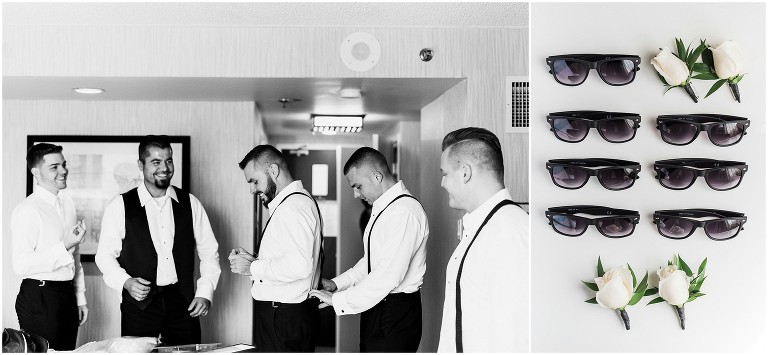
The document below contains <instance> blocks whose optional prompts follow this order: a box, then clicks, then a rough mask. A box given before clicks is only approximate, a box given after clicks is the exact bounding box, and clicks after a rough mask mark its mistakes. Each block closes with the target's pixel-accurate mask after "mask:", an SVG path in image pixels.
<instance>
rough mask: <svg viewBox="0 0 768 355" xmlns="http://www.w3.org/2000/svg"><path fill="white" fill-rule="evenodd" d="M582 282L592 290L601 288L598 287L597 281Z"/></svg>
mask: <svg viewBox="0 0 768 355" xmlns="http://www.w3.org/2000/svg"><path fill="white" fill-rule="evenodd" d="M582 282H583V283H584V285H586V286H587V287H589V289H590V290H592V291H600V289H599V288H598V287H597V284H596V283H594V282H586V281H582Z"/></svg>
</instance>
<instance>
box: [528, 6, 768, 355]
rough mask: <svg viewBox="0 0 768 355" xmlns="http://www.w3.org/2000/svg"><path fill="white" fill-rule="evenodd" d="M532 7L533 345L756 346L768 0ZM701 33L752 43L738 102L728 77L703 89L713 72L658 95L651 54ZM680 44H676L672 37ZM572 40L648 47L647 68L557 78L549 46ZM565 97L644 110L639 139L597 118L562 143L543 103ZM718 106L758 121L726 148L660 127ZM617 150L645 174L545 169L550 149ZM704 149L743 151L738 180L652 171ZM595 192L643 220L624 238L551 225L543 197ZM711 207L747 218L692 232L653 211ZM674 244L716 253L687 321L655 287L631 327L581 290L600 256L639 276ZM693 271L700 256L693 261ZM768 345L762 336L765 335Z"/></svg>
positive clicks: (628, 48) (707, 152)
mask: <svg viewBox="0 0 768 355" xmlns="http://www.w3.org/2000/svg"><path fill="white" fill-rule="evenodd" d="M531 11H532V17H531V24H532V26H531V49H532V52H531V79H532V80H531V92H532V95H531V98H532V100H533V102H532V105H531V107H532V110H531V118H532V119H531V147H532V149H531V196H532V198H531V201H532V206H531V233H532V237H531V240H532V268H531V272H532V274H531V282H532V297H531V300H532V310H531V312H532V314H531V319H532V350H533V351H534V352H570V351H573V352H584V351H587V352H603V351H605V352H614V351H617V352H655V351H661V352H678V351H684V352H710V351H729V352H730V351H749V350H753V349H754V348H755V347H757V346H760V345H759V344H761V342H765V339H764V336H765V330H764V327H765V280H766V276H765V258H766V255H765V250H766V248H765V239H766V228H765V219H764V217H765V184H766V179H765V164H766V157H765V130H766V127H765V121H766V115H765V101H766V91H765V78H766V75H765V65H766V61H765V45H766V39H765V4H713V3H711V4H700V3H697V4H694V3H687V4H664V3H646V4H630V3H624V4H607V3H599V4H598V3H591V4H585V3H582V4H554V3H548V4H544V3H536V4H532V10H531ZM675 37H680V38H682V39H683V41H684V42H686V43H694V45H693V46H692V47H694V46H695V45H697V44H698V43H699V39H700V38H701V39H706V40H707V42H708V43H710V44H711V45H719V44H720V43H722V42H723V41H725V40H734V41H736V42H738V43H739V44H740V45H741V46H742V48H743V49H744V51H745V53H746V56H747V64H746V69H745V71H746V72H747V73H748V74H747V76H746V77H745V78H744V79H743V81H742V82H741V83H740V84H739V86H740V88H741V93H742V103H741V104H739V103H737V102H735V101H734V100H733V99H732V98H731V95H730V93H729V91H728V88H727V86H724V87H722V88H721V89H720V90H719V91H717V92H716V93H714V94H713V95H712V96H710V97H709V98H707V99H704V98H703V97H704V95H705V94H706V92H707V91H708V90H709V87H710V86H711V85H712V83H714V81H694V84H693V85H694V86H695V88H696V89H697V91H698V92H699V95H700V96H701V100H700V101H699V103H694V102H693V101H692V100H691V99H690V98H689V97H688V96H687V94H686V93H685V92H684V90H683V89H681V88H675V89H672V90H671V91H670V92H668V93H667V94H666V95H662V93H663V91H664V88H663V86H662V84H661V82H660V81H659V80H658V78H657V77H656V74H655V71H654V69H653V67H652V66H651V65H650V62H651V59H652V58H653V57H654V56H655V55H656V54H658V52H659V48H660V47H665V46H666V47H669V48H672V49H673V48H674V44H675V42H674V39H675ZM673 51H674V50H673ZM571 53H615V54H636V55H639V56H641V58H642V63H641V64H640V67H641V70H640V71H639V72H638V75H637V78H636V79H635V81H634V82H633V83H631V84H629V85H627V86H622V87H613V86H609V85H607V84H605V83H604V82H603V81H602V80H601V79H600V78H599V76H598V75H597V72H596V71H594V70H592V71H591V72H590V74H589V77H588V78H587V79H586V82H584V83H583V84H582V85H580V86H576V87H567V86H563V85H560V84H558V83H557V82H555V80H554V79H553V78H552V76H551V75H550V74H548V67H547V65H546V63H545V58H546V57H547V56H549V55H557V54H571ZM568 110H605V111H618V112H635V113H639V114H640V115H641V116H642V122H641V124H640V125H641V127H640V128H639V129H638V132H637V136H636V137H635V139H634V140H632V141H629V142H627V143H622V144H614V143H608V142H606V141H605V140H603V139H602V137H600V135H599V134H598V133H597V131H596V130H595V129H592V130H591V131H590V132H589V135H588V136H587V137H586V139H585V140H584V141H583V142H581V143H576V144H573V143H565V142H562V141H560V140H558V139H557V138H555V136H554V135H553V134H552V132H550V131H549V127H548V124H547V122H546V115H547V113H549V112H557V111H568ZM687 113H721V114H728V115H735V116H744V117H748V118H750V120H751V126H750V127H749V129H748V130H747V132H748V134H747V135H746V136H745V137H744V138H743V140H742V141H741V142H740V143H738V144H736V145H735V146H731V147H717V146H715V145H713V144H712V143H711V142H710V141H709V139H708V138H707V136H706V134H701V135H699V137H698V138H697V140H696V141H694V142H693V143H691V144H690V145H687V146H673V145H669V144H667V143H664V142H663V141H662V140H661V138H660V136H659V133H658V130H657V129H656V128H655V126H656V117H657V116H658V115H660V114H687ZM597 157H603V158H614V159H624V160H633V161H637V162H640V163H641V165H642V171H641V172H640V179H639V180H638V181H637V182H636V183H635V185H634V186H633V187H631V188H630V189H628V190H623V191H609V190H606V189H604V188H603V187H602V186H601V185H600V184H599V183H598V181H597V179H596V178H595V177H592V178H590V181H589V182H588V183H587V184H586V185H585V186H584V187H583V188H581V189H579V190H566V189H561V188H559V187H556V186H555V185H554V184H553V183H552V181H551V179H550V177H549V174H548V172H547V170H546V168H545V163H546V161H547V160H548V159H556V158H597ZM683 157H706V158H713V159H723V160H738V161H746V162H747V163H748V164H749V171H748V172H747V174H746V175H745V177H744V180H743V181H742V183H741V185H740V186H739V187H737V188H736V189H734V190H730V191H714V190H712V189H710V188H709V187H708V186H707V185H706V183H705V182H704V181H703V178H699V179H698V180H697V181H696V183H695V184H694V185H693V186H692V187H691V188H689V189H687V190H682V191H674V190H669V189H666V188H664V187H662V186H661V185H659V183H658V181H657V180H655V179H654V173H653V162H654V161H655V160H661V159H671V158H683ZM576 204H594V205H603V206H609V207H613V208H623V209H631V210H637V211H639V212H640V224H639V225H638V226H637V228H636V230H635V233H634V234H632V235H631V236H629V237H627V238H624V239H609V238H606V237H604V236H603V235H601V234H600V233H599V232H598V231H597V230H596V229H595V228H594V227H593V226H590V227H589V229H588V230H587V231H586V233H585V234H583V235H582V236H580V237H577V238H569V237H566V236H563V235H560V234H557V233H556V232H554V231H553V230H552V228H551V227H550V226H549V225H548V224H547V220H546V218H545V216H544V211H546V209H547V208H548V207H553V206H562V205H576ZM676 208H716V209H724V210H731V211H738V212H743V213H745V214H746V215H747V217H748V218H749V219H748V221H747V223H746V225H745V229H744V230H743V231H741V233H740V234H739V235H738V236H737V237H736V238H734V239H732V240H728V241H723V242H715V241H713V240H710V239H709V238H707V236H706V235H705V234H704V233H703V231H702V230H701V228H699V229H697V230H696V232H695V233H694V234H693V235H691V236H690V237H689V238H688V239H685V240H671V239H667V238H664V237H662V236H660V235H659V234H658V233H657V231H656V228H655V225H654V224H653V223H652V214H653V212H654V211H655V210H661V209H676ZM676 253H679V254H681V256H682V257H683V259H684V260H685V261H686V262H687V263H688V264H689V265H691V267H692V268H696V267H698V265H699V263H700V262H701V260H703V259H704V258H705V257H708V258H709V262H708V267H707V273H708V275H709V277H708V278H707V280H706V282H705V283H704V286H703V288H702V292H704V293H706V294H707V295H706V296H703V297H701V298H699V299H697V300H696V301H694V302H692V303H689V304H686V306H685V309H686V317H687V324H686V330H681V329H680V326H679V324H678V321H677V316H676V313H675V311H674V310H673V309H672V307H671V306H669V305H668V304H666V303H659V304H654V305H650V306H646V303H647V302H648V301H650V300H651V299H653V298H654V297H655V296H651V297H645V298H643V299H642V300H641V301H640V303H638V304H637V305H635V306H632V307H628V308H627V311H628V313H629V316H630V319H631V330H630V331H627V330H625V329H624V326H623V324H622V322H621V319H620V318H619V317H618V314H617V312H616V311H613V310H610V309H606V308H602V307H600V306H598V305H594V304H588V303H584V300H586V299H589V298H592V297H594V292H593V291H591V290H589V289H588V288H586V287H585V286H584V285H583V284H582V283H581V281H580V280H592V279H594V278H595V277H596V272H595V264H596V261H597V257H598V255H599V256H602V259H603V265H604V266H605V267H606V269H608V268H610V267H613V266H618V265H620V264H623V263H630V265H632V267H633V269H634V270H635V272H636V273H637V274H638V275H637V276H638V281H639V280H640V278H641V277H642V275H643V274H644V273H645V272H644V270H647V271H649V272H650V273H651V278H650V280H651V281H650V283H651V285H657V283H658V277H657V276H656V274H655V270H656V269H657V268H658V267H660V266H662V265H666V261H667V260H669V259H671V258H672V256H673V255H674V254H676ZM694 270H695V269H694ZM763 346H764V345H763Z"/></svg>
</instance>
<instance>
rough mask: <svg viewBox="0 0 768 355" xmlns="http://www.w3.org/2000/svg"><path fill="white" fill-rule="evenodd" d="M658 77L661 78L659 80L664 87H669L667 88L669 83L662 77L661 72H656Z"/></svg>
mask: <svg viewBox="0 0 768 355" xmlns="http://www.w3.org/2000/svg"><path fill="white" fill-rule="evenodd" d="M656 76H658V77H659V80H661V82H662V83H663V84H664V85H667V86H668V85H669V83H667V80H665V79H664V77H663V76H661V74H659V72H656Z"/></svg>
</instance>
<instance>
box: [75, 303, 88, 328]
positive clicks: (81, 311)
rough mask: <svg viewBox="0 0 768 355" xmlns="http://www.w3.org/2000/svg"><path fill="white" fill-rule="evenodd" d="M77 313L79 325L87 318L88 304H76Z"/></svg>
mask: <svg viewBox="0 0 768 355" xmlns="http://www.w3.org/2000/svg"><path fill="white" fill-rule="evenodd" d="M77 314H78V315H79V317H80V324H79V325H80V326H82V325H83V324H85V322H86V321H87V320H88V306H86V305H82V306H77Z"/></svg>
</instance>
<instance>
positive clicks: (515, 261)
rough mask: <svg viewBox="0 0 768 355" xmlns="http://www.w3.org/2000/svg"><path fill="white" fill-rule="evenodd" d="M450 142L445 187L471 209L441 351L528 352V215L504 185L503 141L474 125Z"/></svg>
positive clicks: (449, 277) (454, 269) (449, 275)
mask: <svg viewBox="0 0 768 355" xmlns="http://www.w3.org/2000/svg"><path fill="white" fill-rule="evenodd" d="M442 148H443V153H442V155H441V158H440V170H441V171H442V174H443V178H442V180H441V183H440V185H441V186H442V187H443V188H444V189H445V190H446V191H447V192H448V198H449V202H448V203H449V205H450V207H451V208H454V209H458V210H462V211H464V212H465V213H466V214H465V215H464V217H463V218H462V226H463V231H462V233H461V240H460V241H459V244H458V246H457V247H456V250H454V252H453V255H451V258H450V259H449V260H448V266H447V268H446V275H445V277H446V285H445V303H444V304H443V320H442V326H441V329H440V343H439V345H438V352H527V351H528V244H529V242H528V229H529V228H528V214H527V213H526V212H525V211H524V210H523V209H522V208H520V206H517V205H516V204H515V203H514V202H512V199H511V197H510V195H509V192H508V191H507V189H506V188H505V187H504V164H503V161H502V152H501V144H500V143H499V139H498V138H497V137H496V136H495V135H494V134H493V133H491V132H489V131H488V130H486V129H482V128H475V127H468V128H462V129H459V130H456V131H453V132H451V133H448V135H446V136H445V138H444V139H443V147H442Z"/></svg>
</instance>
